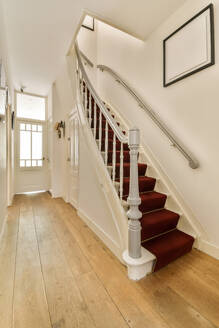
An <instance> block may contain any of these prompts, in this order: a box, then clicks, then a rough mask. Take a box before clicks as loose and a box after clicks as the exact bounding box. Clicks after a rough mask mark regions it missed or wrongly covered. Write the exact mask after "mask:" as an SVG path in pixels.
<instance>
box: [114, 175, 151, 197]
mask: <svg viewBox="0 0 219 328" xmlns="http://www.w3.org/2000/svg"><path fill="white" fill-rule="evenodd" d="M117 181H119V179H117ZM129 181H130V178H129V177H127V178H124V180H123V195H124V196H125V195H128V194H129ZM138 183H139V192H145V191H151V190H154V186H155V183H156V179H154V178H151V177H146V176H144V177H139V178H138Z"/></svg>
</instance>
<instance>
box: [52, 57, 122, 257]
mask: <svg viewBox="0 0 219 328" xmlns="http://www.w3.org/2000/svg"><path fill="white" fill-rule="evenodd" d="M74 77H75V63H74V58H73V57H72V56H69V57H67V60H66V61H65V63H64V65H63V67H62V70H61V72H60V74H59V76H58V77H57V79H56V81H55V83H54V84H53V86H52V88H51V90H50V93H49V96H48V103H49V117H52V119H51V120H49V122H48V124H49V127H48V128H49V157H51V158H50V162H51V193H52V196H53V197H62V198H63V199H64V200H65V201H67V202H71V197H70V195H69V190H70V188H71V187H72V186H71V185H69V184H70V183H71V181H72V180H71V178H70V175H71V173H72V172H70V170H71V169H72V168H71V166H70V162H69V161H67V159H68V157H69V145H68V143H69V141H68V137H69V135H70V133H69V118H70V117H71V116H72V115H74V113H76V115H77V118H78V120H79V162H78V165H79V167H78V177H77V179H78V181H77V189H78V190H77V199H76V200H74V202H73V203H71V204H72V205H73V206H74V207H75V208H76V209H77V212H78V214H79V216H80V217H81V218H82V219H83V220H84V221H85V222H86V223H87V224H88V226H90V228H91V229H93V230H94V231H95V233H96V234H97V235H98V236H99V237H100V238H101V239H102V240H103V241H104V243H105V244H106V245H107V246H108V247H109V248H110V249H111V250H112V252H114V254H115V255H116V256H117V257H119V258H120V259H121V258H122V252H123V251H124V249H125V248H126V246H127V245H126V244H125V241H127V240H126V239H127V238H126V237H124V236H122V237H121V233H120V229H119V227H118V225H117V223H116V221H115V213H113V211H112V209H111V208H110V206H109V204H108V197H106V192H107V190H106V188H105V185H104V179H102V181H101V180H100V177H99V178H98V176H97V164H96V157H95V154H94V152H93V150H92V149H91V148H90V147H91V146H90V144H89V143H87V141H90V142H91V145H92V146H93V147H94V146H95V142H94V140H93V137H92V135H91V136H90V138H88V137H86V135H85V134H84V133H85V131H84V126H83V124H82V122H81V119H80V117H79V115H78V113H79V111H78V108H77V107H76V104H75V100H76V98H75V97H76V96H75V91H76V85H75V80H74ZM60 120H65V123H66V135H65V138H62V139H58V137H57V133H56V131H55V130H54V125H55V122H57V121H60ZM87 132H89V133H91V132H90V130H89V129H87ZM97 155H98V156H100V155H99V154H98V151H97V150H96V156H97ZM93 157H94V158H93ZM92 158H93V160H92ZM108 192H109V191H108ZM72 219H73V218H72ZM124 225H125V228H126V229H123V231H124V232H125V233H126V234H127V220H126V218H125V219H124Z"/></svg>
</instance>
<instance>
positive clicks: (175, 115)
mask: <svg viewBox="0 0 219 328" xmlns="http://www.w3.org/2000/svg"><path fill="white" fill-rule="evenodd" d="M212 3H213V4H214V12H215V31H216V35H217V31H218V30H219V28H218V24H219V23H218V22H219V14H218V12H219V1H218V0H215V1H212ZM208 4H209V2H208V1H204V0H195V1H193V2H192V3H191V1H187V2H186V3H185V5H183V6H182V7H181V8H180V9H179V10H178V11H177V12H175V13H174V14H173V15H172V16H171V17H170V18H169V19H168V20H167V21H166V22H165V23H163V24H162V25H161V26H160V27H159V28H158V29H157V30H156V31H154V33H153V34H152V35H151V36H150V37H149V38H148V39H147V40H146V41H145V42H143V41H140V40H138V39H135V38H133V37H131V36H129V35H127V34H125V33H123V32H121V31H119V30H117V29H115V28H113V27H110V26H108V25H106V24H104V23H101V22H96V25H97V28H96V33H97V59H96V60H97V63H98V64H103V65H107V66H109V67H110V68H112V69H113V70H115V71H116V72H117V73H118V74H119V75H120V76H122V77H123V78H124V79H125V80H126V81H127V82H128V83H129V84H130V85H131V86H132V87H134V88H135V89H136V90H137V92H138V94H140V95H141V96H142V98H143V99H144V100H145V102H146V103H148V104H149V106H151V108H153V110H154V111H155V112H156V113H157V114H158V115H159V116H160V117H161V118H162V119H163V121H164V122H165V123H166V124H167V126H168V127H169V128H170V130H172V131H173V132H174V133H175V135H176V136H178V138H179V139H180V140H181V141H182V142H183V143H184V144H185V145H186V146H187V148H188V149H190V151H191V152H192V153H193V154H194V155H195V156H196V158H197V159H198V160H199V162H200V167H199V168H198V169H196V170H192V169H191V168H190V167H189V166H188V163H187V161H185V159H184V158H183V157H182V155H181V154H180V153H179V152H178V151H177V150H176V149H174V147H171V145H170V142H169V140H168V139H167V138H166V137H165V136H164V135H163V134H162V132H161V131H160V130H159V129H158V128H157V127H156V126H155V125H154V124H153V122H152V121H151V119H150V118H149V117H148V116H147V114H146V113H144V111H143V110H142V109H141V108H140V107H139V106H138V104H137V103H136V102H135V100H133V99H132V98H131V96H129V95H128V93H127V92H126V90H125V89H123V88H122V87H119V85H118V84H117V83H116V82H115V80H114V79H113V78H112V77H111V76H110V75H108V74H107V73H102V72H98V87H99V88H98V89H99V94H100V95H101V97H102V99H104V100H105V101H107V102H108V103H110V104H112V105H113V107H114V108H116V109H117V110H118V111H120V112H121V114H122V116H123V117H124V118H125V119H126V120H127V121H128V122H129V123H130V125H133V123H134V124H135V125H136V126H138V127H139V128H140V130H141V136H142V141H143V143H144V144H146V145H147V146H148V147H149V149H150V151H151V152H152V154H153V156H154V157H155V159H156V160H157V161H158V162H159V165H160V167H161V170H162V171H163V172H164V173H165V174H166V175H167V176H168V178H169V179H170V181H172V184H173V185H174V187H175V189H176V190H177V192H178V193H179V195H180V196H181V197H182V199H183V200H184V202H185V205H186V206H187V207H188V208H189V209H190V210H191V213H192V214H193V215H194V217H195V219H196V220H197V221H198V222H199V224H200V225H201V227H202V231H203V234H202V236H201V240H200V244H199V248H200V249H202V250H203V251H205V252H207V253H209V254H211V255H213V256H215V257H219V241H218V234H217V231H218V230H219V220H218V209H217V207H218V199H217V196H216V195H217V193H218V192H217V189H218V180H219V170H218V159H219V157H218V154H219V153H218V151H217V144H216V140H218V137H219V134H218V127H217V125H218V119H219V112H218V90H217V89H218V88H217V85H218V83H217V76H218V75H219V66H218V55H217V54H218V43H217V37H216V38H215V39H216V64H215V65H214V66H211V67H210V68H208V69H206V70H203V71H202V72H199V73H197V74H194V75H192V76H190V77H189V78H186V79H184V80H182V81H180V82H178V83H175V84H173V85H172V86H169V87H167V88H164V87H163V85H162V84H163V81H162V79H163V59H162V55H163V53H162V41H163V39H164V38H165V37H167V36H168V35H169V34H170V33H171V32H173V31H175V30H176V29H177V28H178V27H179V26H181V25H182V24H183V23H184V22H186V21H187V20H188V19H189V18H191V17H193V16H194V15H195V14H196V13H197V12H199V11H200V10H201V9H202V8H204V7H205V6H206V5H208ZM89 35H90V33H87V38H89ZM86 55H87V56H88V57H89V52H88V53H86Z"/></svg>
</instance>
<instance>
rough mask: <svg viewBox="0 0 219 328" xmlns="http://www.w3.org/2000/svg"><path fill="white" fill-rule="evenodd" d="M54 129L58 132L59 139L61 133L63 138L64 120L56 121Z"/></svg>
mask: <svg viewBox="0 0 219 328" xmlns="http://www.w3.org/2000/svg"><path fill="white" fill-rule="evenodd" d="M61 129H62V130H61ZM55 130H56V131H57V133H58V137H59V139H61V137H62V135H63V138H64V137H65V122H64V121H60V122H56V124H55Z"/></svg>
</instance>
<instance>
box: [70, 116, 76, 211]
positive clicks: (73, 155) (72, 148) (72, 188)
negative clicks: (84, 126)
mask: <svg viewBox="0 0 219 328" xmlns="http://www.w3.org/2000/svg"><path fill="white" fill-rule="evenodd" d="M78 123H79V122H78V117H77V115H72V116H70V119H69V138H68V142H69V145H68V163H69V170H68V171H69V179H68V181H69V188H68V190H69V202H70V203H71V205H72V206H74V207H75V208H77V203H78V173H79V172H78V164H79V126H78Z"/></svg>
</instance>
